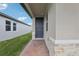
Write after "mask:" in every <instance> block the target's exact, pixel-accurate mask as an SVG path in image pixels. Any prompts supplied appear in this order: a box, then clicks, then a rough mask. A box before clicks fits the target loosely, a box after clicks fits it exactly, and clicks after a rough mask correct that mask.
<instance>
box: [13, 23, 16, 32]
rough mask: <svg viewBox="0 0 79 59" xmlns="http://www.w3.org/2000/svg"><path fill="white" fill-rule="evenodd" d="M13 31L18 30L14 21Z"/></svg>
mask: <svg viewBox="0 0 79 59" xmlns="http://www.w3.org/2000/svg"><path fill="white" fill-rule="evenodd" d="M13 31H16V23H13Z"/></svg>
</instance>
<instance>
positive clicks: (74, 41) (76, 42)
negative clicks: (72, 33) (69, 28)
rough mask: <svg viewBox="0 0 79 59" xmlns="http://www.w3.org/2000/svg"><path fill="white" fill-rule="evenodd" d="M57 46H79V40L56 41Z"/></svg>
mask: <svg viewBox="0 0 79 59" xmlns="http://www.w3.org/2000/svg"><path fill="white" fill-rule="evenodd" d="M55 44H79V40H78V39H70V40H55Z"/></svg>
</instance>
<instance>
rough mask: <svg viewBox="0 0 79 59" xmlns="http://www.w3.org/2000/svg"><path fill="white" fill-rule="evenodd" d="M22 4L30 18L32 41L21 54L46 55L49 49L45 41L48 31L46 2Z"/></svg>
mask: <svg viewBox="0 0 79 59" xmlns="http://www.w3.org/2000/svg"><path fill="white" fill-rule="evenodd" d="M22 6H23V7H24V9H25V10H26V11H28V14H29V15H30V17H31V18H32V41H31V42H30V43H29V44H28V45H27V46H26V47H25V49H24V50H23V52H22V53H21V55H31V56H34V55H36V56H48V55H49V50H48V47H47V45H46V41H45V40H46V39H47V32H48V15H47V14H48V4H43V3H42V4H41V3H38V4H36V3H34V4H32V3H29V4H27V3H25V4H22Z"/></svg>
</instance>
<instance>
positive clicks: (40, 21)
mask: <svg viewBox="0 0 79 59" xmlns="http://www.w3.org/2000/svg"><path fill="white" fill-rule="evenodd" d="M43 28H44V18H43V17H36V19H35V38H43V34H44V33H43V32H44V31H43V30H44V29H43Z"/></svg>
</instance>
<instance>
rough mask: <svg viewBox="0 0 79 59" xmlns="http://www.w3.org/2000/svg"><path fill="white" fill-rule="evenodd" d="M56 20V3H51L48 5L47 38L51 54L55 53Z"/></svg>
mask: <svg viewBox="0 0 79 59" xmlns="http://www.w3.org/2000/svg"><path fill="white" fill-rule="evenodd" d="M55 21H56V4H49V6H48V32H47V38H46V39H45V42H46V45H47V48H48V50H49V54H50V55H54V42H55V37H56V35H55V34H56V32H55V30H56V29H55V23H56V22H55Z"/></svg>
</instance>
